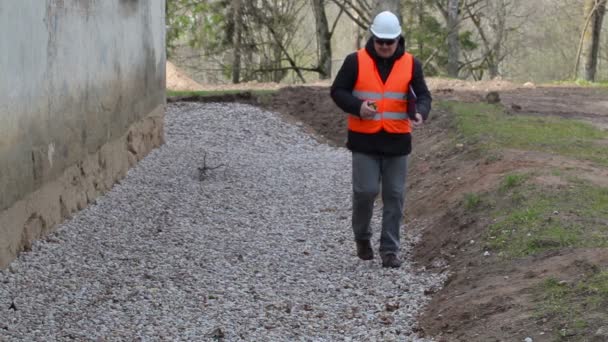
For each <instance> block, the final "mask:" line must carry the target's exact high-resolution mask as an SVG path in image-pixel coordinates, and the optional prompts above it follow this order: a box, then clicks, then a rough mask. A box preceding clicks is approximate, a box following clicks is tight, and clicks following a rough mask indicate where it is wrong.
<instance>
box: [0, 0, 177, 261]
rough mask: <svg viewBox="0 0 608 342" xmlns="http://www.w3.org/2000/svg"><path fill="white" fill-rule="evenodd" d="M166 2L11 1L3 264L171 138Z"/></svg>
mask: <svg viewBox="0 0 608 342" xmlns="http://www.w3.org/2000/svg"><path fill="white" fill-rule="evenodd" d="M164 9H165V1H164V0H103V1H101V0H46V1H41V0H21V1H12V0H0V35H2V36H3V37H2V38H0V51H2V54H0V70H2V72H1V73H0V267H5V266H6V265H7V264H8V262H10V260H12V259H13V258H14V257H15V256H16V254H17V253H18V252H19V251H20V250H22V249H24V248H28V246H30V244H31V241H32V240H33V239H36V238H38V237H40V236H42V235H44V234H45V233H47V232H49V231H51V230H52V229H53V227H54V226H55V225H56V224H58V223H60V222H61V221H62V220H64V219H65V218H66V217H69V215H71V214H72V213H73V212H74V211H76V210H80V209H82V208H84V207H85V206H86V205H87V204H88V203H90V202H91V201H93V200H94V199H95V197H97V196H99V195H100V194H101V193H103V192H104V191H106V190H108V189H109V188H110V187H111V186H112V184H114V183H115V182H116V181H117V180H119V179H120V178H122V177H123V176H124V175H125V174H126V171H127V169H128V168H129V167H130V166H133V165H134V163H135V162H136V161H137V160H139V159H141V158H142V157H143V156H145V155H146V154H147V153H148V152H149V151H150V150H151V149H152V148H154V147H156V146H159V145H160V144H161V143H162V139H163V116H164V105H165V60H166V57H165V32H164V31H165V18H164Z"/></svg>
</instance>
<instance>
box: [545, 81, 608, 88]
mask: <svg viewBox="0 0 608 342" xmlns="http://www.w3.org/2000/svg"><path fill="white" fill-rule="evenodd" d="M552 84H555V85H562V86H577V87H606V88H608V81H599V82H589V81H585V80H576V81H558V82H553V83H552Z"/></svg>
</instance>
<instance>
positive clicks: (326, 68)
mask: <svg viewBox="0 0 608 342" xmlns="http://www.w3.org/2000/svg"><path fill="white" fill-rule="evenodd" d="M312 7H313V10H314V14H315V23H316V31H317V49H318V58H319V69H320V72H319V78H320V79H322V80H326V79H329V78H331V33H330V32H329V27H328V24H327V16H326V15H325V0H313V1H312Z"/></svg>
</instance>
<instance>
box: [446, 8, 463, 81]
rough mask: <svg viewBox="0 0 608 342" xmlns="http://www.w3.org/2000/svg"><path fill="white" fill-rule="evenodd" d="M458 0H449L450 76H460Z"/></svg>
mask: <svg viewBox="0 0 608 342" xmlns="http://www.w3.org/2000/svg"><path fill="white" fill-rule="evenodd" d="M458 5H459V1H458V0H448V10H447V12H448V15H447V17H448V20H447V22H448V76H450V77H454V78H458V69H459V68H460V65H459V62H458V61H459V58H460V41H459V40H458V35H459V32H460V31H459V29H458V28H459V24H460V19H459V18H458Z"/></svg>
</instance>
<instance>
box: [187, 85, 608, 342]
mask: <svg viewBox="0 0 608 342" xmlns="http://www.w3.org/2000/svg"><path fill="white" fill-rule="evenodd" d="M459 82H462V81H458V82H456V83H454V82H452V83H449V82H447V83H446V82H443V83H442V81H437V82H434V81H431V82H429V84H431V89H434V90H433V96H434V98H436V99H444V100H458V101H485V97H486V95H487V93H488V92H489V91H498V92H499V95H500V100H501V101H502V103H503V105H504V106H505V108H506V110H507V111H510V112H511V113H514V114H517V112H519V111H522V112H526V113H536V114H537V115H559V116H565V115H566V113H568V114H567V115H568V116H569V117H573V118H578V119H584V120H588V121H589V122H592V123H594V124H597V125H598V126H600V127H602V126H603V125H608V102H607V101H606V100H605V99H606V98H608V96H607V95H608V94H607V92H606V90H605V89H589V88H563V87H559V88H558V87H555V88H543V87H528V88H523V87H518V86H515V85H513V84H510V83H508V82H503V83H500V84H496V83H494V84H483V87H482V88H481V89H477V88H475V87H477V86H482V84H473V85H471V84H468V83H467V84H464V83H463V84H460V83H459ZM182 100H196V101H238V102H245V103H250V104H255V105H258V106H261V107H264V108H266V109H269V110H272V111H275V112H278V113H281V114H282V115H283V116H284V117H285V119H286V120H290V121H295V122H300V123H301V124H302V125H303V126H304V127H306V128H308V130H309V131H310V132H311V133H312V134H314V135H316V136H317V137H318V138H319V139H320V140H322V141H325V142H327V143H330V144H333V145H337V146H344V143H345V138H346V118H345V114H344V113H343V112H342V111H341V110H340V109H339V108H338V107H336V105H335V104H334V103H333V101H332V100H331V98H330V97H329V88H328V87H327V86H323V87H318V86H316V87H314V86H313V87H284V88H281V89H280V90H278V91H277V92H276V93H274V94H271V95H266V96H252V95H251V94H249V95H246V96H241V97H238V98H237V97H235V96H234V95H227V96H223V97H214V98H191V99H182ZM566 109H567V110H566ZM453 132H454V128H453V127H452V121H451V119H450V113H447V112H445V111H442V110H434V111H433V112H432V114H431V117H430V119H429V121H428V122H427V123H426V124H425V125H424V126H423V127H422V128H421V129H416V130H415V132H414V133H413V136H414V138H413V139H414V152H413V153H412V155H411V156H410V171H409V176H408V182H409V184H408V194H407V200H406V203H407V207H406V220H407V223H408V229H414V230H416V231H419V232H420V233H421V240H420V243H419V244H418V245H417V246H416V249H415V251H414V255H415V262H416V263H418V264H419V265H420V266H424V267H425V268H426V269H428V270H431V271H433V272H448V274H449V275H450V276H449V278H448V281H447V282H446V284H445V286H444V288H443V289H441V290H439V291H438V292H437V293H435V294H433V299H432V301H431V303H430V304H429V305H428V307H427V308H426V310H425V312H423V313H422V314H421V315H420V317H419V322H420V327H419V329H420V332H421V333H422V334H424V335H427V336H430V337H434V338H435V339H436V340H438V341H523V340H524V339H525V338H527V337H530V338H532V339H533V341H535V342H537V341H553V340H555V338H556V336H555V334H554V333H552V332H555V331H559V329H561V327H560V324H561V323H560V321H559V319H547V318H542V317H538V316H537V315H536V312H537V309H538V308H537V307H536V305H537V303H535V302H534V300H533V296H532V292H533V289H535V288H537V287H538V285H539V283H540V282H541V281H543V280H544V279H546V278H547V277H548V276H549V275H550V276H551V277H554V278H556V279H560V280H563V281H566V282H567V281H572V280H575V279H577V278H580V277H582V276H585V275H587V274H589V272H592V270H595V269H596V268H597V265H604V266H605V265H608V251H606V250H598V249H572V250H559V251H557V252H547V253H544V254H540V255H536V256H534V257H529V258H522V259H518V260H516V261H513V260H510V261H509V260H504V259H501V258H499V257H497V256H494V255H484V246H483V245H482V244H481V243H478V242H477V241H481V240H482V237H483V235H484V233H485V232H486V230H487V227H488V225H489V224H491V222H488V221H489V218H485V217H480V216H478V215H475V214H472V213H471V212H470V211H466V210H464V209H463V205H462V198H463V196H464V194H465V193H471V192H473V193H478V192H484V191H488V190H490V189H495V188H496V187H497V184H498V183H499V181H500V180H501V179H503V178H504V176H505V175H506V174H509V173H513V172H516V171H517V172H525V171H531V170H543V169H545V168H549V167H560V166H562V167H570V168H576V167H577V163H576V162H572V161H569V160H565V159H562V158H557V157H555V156H547V155H544V154H541V153H534V152H529V151H528V152H524V151H504V152H503V154H502V155H501V158H498V159H496V160H494V159H492V158H483V156H481V157H480V156H479V155H478V154H475V153H470V151H467V147H466V146H459V145H456V146H454V144H453V143H452V142H451V141H452V140H451V139H448V138H447V136H448V135H449V134H452V133H453ZM579 166H580V165H579ZM585 170H586V172H587V171H588V173H589V175H590V178H589V179H591V180H593V179H594V177H595V180H602V179H603V180H604V181H603V183H602V182H599V183H600V184H601V185H605V184H606V182H605V179H606V178H607V177H608V170H606V169H597V168H595V167H592V166H590V165H585ZM577 172H578V171H577ZM539 181H543V180H539ZM544 181H547V182H550V181H551V180H549V179H545V180H544ZM597 328H598V327H597V326H594V325H590V326H589V327H588V329H587V331H586V335H585V336H575V337H572V338H573V339H572V340H574V339H575V338H584V339H585V340H589V341H591V340H593V341H595V340H597V341H605V340H602V339H601V338H602V337H601V336H600V337H597V336H594V335H595V334H596V330H597ZM598 338H599V339H598ZM567 340H568V339H567Z"/></svg>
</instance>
